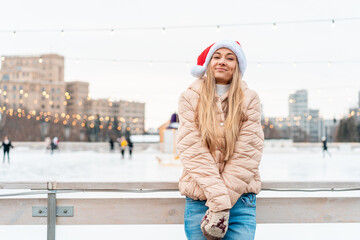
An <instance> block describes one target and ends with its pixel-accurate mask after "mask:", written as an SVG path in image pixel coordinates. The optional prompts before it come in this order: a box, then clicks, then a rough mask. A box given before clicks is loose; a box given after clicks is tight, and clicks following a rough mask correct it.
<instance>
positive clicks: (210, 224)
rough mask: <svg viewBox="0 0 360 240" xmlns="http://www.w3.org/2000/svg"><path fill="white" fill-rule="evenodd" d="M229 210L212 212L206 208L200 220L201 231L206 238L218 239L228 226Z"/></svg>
mask: <svg viewBox="0 0 360 240" xmlns="http://www.w3.org/2000/svg"><path fill="white" fill-rule="evenodd" d="M229 217H230V210H224V211H220V212H213V211H211V210H207V211H206V213H205V215H204V217H203V219H202V220H201V231H202V232H203V234H204V236H205V237H206V239H207V240H220V239H223V238H224V237H225V234H226V231H227V230H228V227H229Z"/></svg>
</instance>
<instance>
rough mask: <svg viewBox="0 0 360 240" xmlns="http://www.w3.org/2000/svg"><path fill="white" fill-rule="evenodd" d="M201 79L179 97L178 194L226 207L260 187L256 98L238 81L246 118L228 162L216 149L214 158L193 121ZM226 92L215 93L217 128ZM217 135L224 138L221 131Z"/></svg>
mask: <svg viewBox="0 0 360 240" xmlns="http://www.w3.org/2000/svg"><path fill="white" fill-rule="evenodd" d="M203 83H204V79H197V80H195V81H194V82H193V83H192V84H191V85H190V87H189V88H188V89H187V90H186V91H185V92H183V93H182V94H181V96H180V98H179V109H178V113H179V118H180V125H179V129H178V134H177V137H176V141H177V150H178V153H179V157H180V160H181V162H182V165H183V167H184V170H183V174H182V176H181V177H180V180H179V190H180V193H181V195H185V196H188V197H190V198H192V199H194V200H207V201H206V206H208V207H209V208H210V210H212V211H215V212H217V211H222V210H225V209H230V208H232V207H233V206H234V204H235V203H236V202H237V200H238V199H239V198H240V196H241V195H242V194H243V193H248V192H252V193H255V194H258V193H259V192H260V190H261V179H260V174H259V164H260V160H261V156H262V150H263V144H264V132H263V130H262V127H261V111H260V107H261V105H260V99H259V96H258V94H257V93H256V92H255V91H254V90H251V89H249V88H248V87H247V84H246V82H244V81H242V89H243V90H244V93H245V98H244V108H245V109H246V111H245V112H246V114H247V116H248V118H249V120H248V121H246V122H244V123H243V126H242V129H241V130H240V134H239V137H238V139H237V142H236V144H235V151H234V154H233V156H232V158H230V159H229V160H228V161H224V157H225V156H224V154H222V153H221V152H220V150H218V149H217V150H216V154H215V159H214V158H213V156H212V155H211V154H210V151H209V149H208V148H207V147H206V146H205V145H203V144H202V143H201V140H200V131H199V129H198V128H197V125H196V123H195V120H194V119H195V109H196V106H197V104H198V100H199V92H200V88H201V85H202V84H203ZM227 95H228V92H227V93H225V94H224V95H222V96H221V98H220V97H219V96H218V95H217V94H216V104H217V106H218V108H219V113H218V118H219V120H220V126H219V128H222V129H224V127H223V125H224V124H223V123H224V122H225V119H226V113H225V110H226V109H227V103H228V101H227ZM221 134H222V135H221V136H219V138H220V140H221V141H224V134H225V131H224V130H222V131H221Z"/></svg>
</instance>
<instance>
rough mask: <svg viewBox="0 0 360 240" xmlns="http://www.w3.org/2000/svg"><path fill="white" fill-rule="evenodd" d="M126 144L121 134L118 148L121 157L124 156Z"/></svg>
mask: <svg viewBox="0 0 360 240" xmlns="http://www.w3.org/2000/svg"><path fill="white" fill-rule="evenodd" d="M127 145H128V142H127V141H126V139H125V137H124V136H122V137H121V139H120V148H121V159H124V156H125V148H126V146H127Z"/></svg>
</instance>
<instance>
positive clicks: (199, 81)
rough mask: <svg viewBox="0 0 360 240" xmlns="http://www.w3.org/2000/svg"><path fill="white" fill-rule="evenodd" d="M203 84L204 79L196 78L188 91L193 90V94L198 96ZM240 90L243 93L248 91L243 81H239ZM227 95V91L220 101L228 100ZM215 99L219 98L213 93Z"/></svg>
mask: <svg viewBox="0 0 360 240" xmlns="http://www.w3.org/2000/svg"><path fill="white" fill-rule="evenodd" d="M204 82H205V78H204V77H203V78H198V79H196V80H195V81H194V82H193V83H192V84H191V85H190V86H189V89H191V90H193V91H194V92H196V93H197V94H199V95H200V89H201V86H202V84H204ZM241 83H242V84H241V88H242V90H243V91H245V90H246V89H248V85H247V83H246V82H245V81H241ZM228 95H229V91H227V92H226V93H224V94H223V95H222V96H221V100H222V101H224V100H225V99H227V98H228ZM215 97H216V98H219V96H218V95H217V93H215Z"/></svg>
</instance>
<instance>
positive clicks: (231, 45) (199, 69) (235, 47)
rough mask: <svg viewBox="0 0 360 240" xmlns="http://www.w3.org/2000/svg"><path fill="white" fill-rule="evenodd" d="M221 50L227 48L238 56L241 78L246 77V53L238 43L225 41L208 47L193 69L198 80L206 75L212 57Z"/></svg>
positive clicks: (192, 71) (192, 73)
mask: <svg viewBox="0 0 360 240" xmlns="http://www.w3.org/2000/svg"><path fill="white" fill-rule="evenodd" d="M219 48H227V49H230V50H231V51H233V52H234V53H235V55H236V58H237V60H238V62H239V69H240V72H241V76H244V72H245V69H246V58H245V54H244V51H243V49H242V47H241V45H240V43H239V42H237V41H232V40H223V41H219V42H216V43H213V44H212V45H210V46H209V47H207V48H206V49H205V50H204V51H203V52H202V53H201V54H200V55H199V57H198V60H197V65H196V66H194V67H193V68H192V69H191V75H193V76H194V77H197V78H201V77H203V76H204V75H205V72H206V68H207V66H208V64H209V62H210V60H211V57H212V55H213V54H214V53H215V51H216V50H218V49H219Z"/></svg>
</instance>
